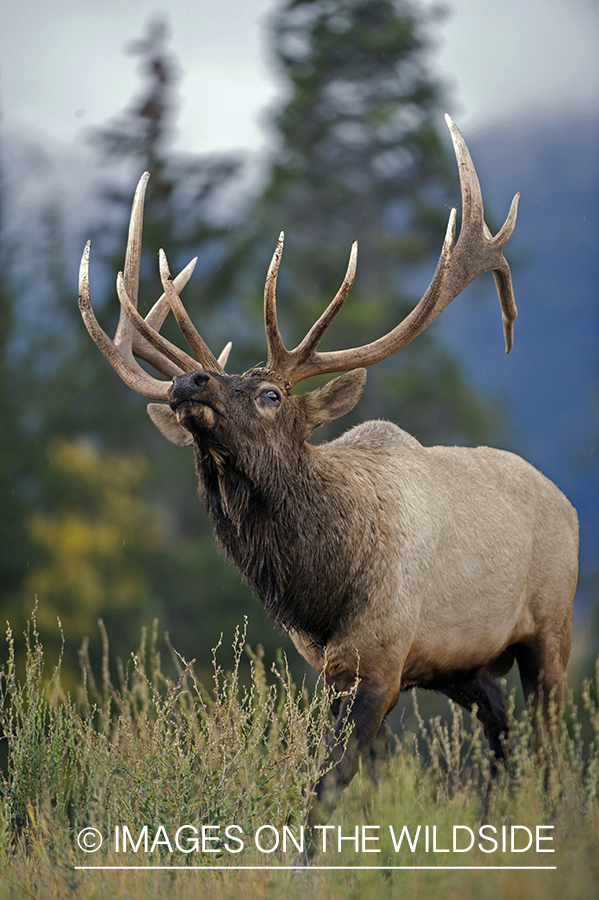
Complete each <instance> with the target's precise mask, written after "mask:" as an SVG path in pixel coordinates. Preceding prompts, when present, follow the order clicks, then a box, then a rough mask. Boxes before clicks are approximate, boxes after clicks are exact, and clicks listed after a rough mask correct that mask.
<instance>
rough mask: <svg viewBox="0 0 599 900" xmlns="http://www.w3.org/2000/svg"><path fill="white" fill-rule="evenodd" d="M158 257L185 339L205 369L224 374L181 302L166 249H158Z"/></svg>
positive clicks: (163, 278)
mask: <svg viewBox="0 0 599 900" xmlns="http://www.w3.org/2000/svg"><path fill="white" fill-rule="evenodd" d="M158 257H159V260H160V278H161V280H162V287H163V289H164V293H165V294H166V296H167V299H168V302H169V304H170V307H171V309H172V311H173V315H174V316H175V318H176V320H177V324H178V326H179V328H180V329H181V332H182V334H183V336H184V338H185V340H186V341H187V343H188V344H189V346H190V347H191V349H192V350H193V352H194V353H195V354H196V356H197V358H198V359H199V361H200V363H201V364H202V367H203V368H204V369H209V370H210V371H211V372H219V373H220V374H221V375H222V374H223V373H224V369H223V367H222V366H221V365H220V363H219V362H218V360H217V358H216V357H215V356H214V354H213V353H212V351H211V350H210V348H209V347H208V345H207V344H206V342H205V341H204V340H203V338H202V336H201V335H200V334H199V332H198V331H197V329H196V328H195V326H194V324H193V322H192V321H191V319H190V318H189V315H188V314H187V310H186V309H185V307H184V306H183V303H182V302H181V298H180V297H179V294H178V293H177V290H176V289H175V285H174V282H173V279H172V277H171V273H170V269H169V267H168V261H167V258H166V254H165V252H164V250H159V251H158ZM195 368H197V366H195Z"/></svg>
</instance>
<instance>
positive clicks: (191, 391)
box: [168, 370, 210, 404]
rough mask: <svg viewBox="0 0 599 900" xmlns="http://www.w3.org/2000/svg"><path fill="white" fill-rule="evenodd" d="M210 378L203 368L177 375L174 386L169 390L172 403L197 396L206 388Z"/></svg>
mask: <svg viewBox="0 0 599 900" xmlns="http://www.w3.org/2000/svg"><path fill="white" fill-rule="evenodd" d="M209 380H210V376H209V375H207V374H206V372H203V371H201V370H198V371H197V372H184V373H183V374H182V375H175V377H174V378H173V384H172V387H170V388H169V392H168V393H169V400H170V402H171V404H173V403H175V404H177V403H182V402H183V401H185V400H192V399H193V398H194V397H197V395H198V393H200V392H201V391H203V390H204V388H205V387H206V385H207V384H208V381H209Z"/></svg>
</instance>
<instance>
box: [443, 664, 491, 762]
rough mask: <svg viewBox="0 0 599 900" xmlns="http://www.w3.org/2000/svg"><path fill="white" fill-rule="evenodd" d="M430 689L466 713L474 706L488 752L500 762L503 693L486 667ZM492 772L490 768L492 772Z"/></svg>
mask: <svg viewBox="0 0 599 900" xmlns="http://www.w3.org/2000/svg"><path fill="white" fill-rule="evenodd" d="M434 688H435V690H439V691H441V693H443V694H445V695H446V696H447V697H449V699H450V700H453V701H455V703H459V704H460V706H463V707H465V708H466V709H467V710H468V711H469V712H472V708H473V707H474V706H476V718H477V719H478V720H479V722H481V724H482V726H483V728H484V731H485V737H486V738H487V743H488V745H489V749H490V750H491V751H492V753H493V754H494V755H495V758H496V759H498V760H499V759H504V757H505V753H504V749H503V744H502V737H503V738H505V737H506V736H507V733H508V721H507V713H506V711H505V703H504V692H503V690H502V689H501V687H500V686H499V685H498V684H497V682H496V681H495V679H494V678H493V676H492V675H491V674H490V672H489V670H488V669H487V667H486V666H482V667H481V668H480V669H475V670H474V671H473V672H471V673H468V675H466V676H464V677H463V678H460V679H456V680H455V681H451V682H443V683H441V684H439V685H434ZM494 769H495V767H494V766H493V765H492V770H494Z"/></svg>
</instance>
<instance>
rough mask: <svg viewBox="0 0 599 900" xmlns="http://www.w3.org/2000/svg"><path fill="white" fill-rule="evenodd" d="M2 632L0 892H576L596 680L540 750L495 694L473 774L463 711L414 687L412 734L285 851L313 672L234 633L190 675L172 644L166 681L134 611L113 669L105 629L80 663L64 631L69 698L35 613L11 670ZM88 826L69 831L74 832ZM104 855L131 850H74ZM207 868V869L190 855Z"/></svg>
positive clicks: (594, 766) (593, 744) (592, 889)
mask: <svg viewBox="0 0 599 900" xmlns="http://www.w3.org/2000/svg"><path fill="white" fill-rule="evenodd" d="M7 638H8V643H7V648H8V652H7V657H6V659H5V661H4V663H3V665H2V666H1V668H0V737H1V740H0V748H2V751H3V754H4V756H3V757H2V758H3V766H2V773H0V779H1V780H0V898H4V897H36V898H37V897H40V898H41V897H43V898H63V897H75V898H82V900H83V898H96V897H98V898H102V900H104V897H106V896H107V895H110V896H111V897H115V898H121V897H122V898H137V897H143V898H144V900H146V898H147V900H151V898H154V897H156V898H158V897H164V896H168V897H169V898H173V900H176V898H188V897H189V898H191V897H196V896H197V894H198V892H200V891H201V894H202V896H204V897H207V898H212V897H215V898H229V897H231V898H233V897H235V898H238V897H239V895H240V892H242V891H247V892H249V891H251V894H252V897H257V898H261V897H275V896H277V897H279V896H284V897H286V898H298V900H299V898H302V900H303V898H309V897H310V898H311V897H312V896H314V895H318V896H325V897H330V898H340V900H341V898H342V900H350V898H353V897H356V898H358V897H359V898H366V900H368V898H370V897H372V898H377V900H378V898H381V897H384V898H386V897H389V898H395V897H397V898H399V897H401V896H403V895H404V893H405V892H406V891H409V892H410V894H411V895H415V896H419V895H420V893H422V896H426V897H427V898H433V900H434V898H435V897H437V896H438V897H443V898H444V900H452V898H456V900H457V898H459V900H468V898H471V897H472V898H507V897H509V898H510V900H519V898H533V897H537V896H539V897H544V898H549V900H551V898H554V897H555V898H558V897H559V898H561V897H563V896H568V897H569V898H573V900H576V898H585V900H586V898H590V897H593V896H596V888H597V883H598V880H599V803H598V800H597V795H596V788H597V779H598V776H599V700H598V697H597V687H598V684H597V680H595V681H594V682H593V683H591V682H585V684H584V686H583V689H582V693H581V697H580V700H579V702H578V703H576V704H575V703H574V702H573V700H572V698H570V699H569V701H568V703H567V704H566V708H565V711H564V714H563V716H562V718H561V719H560V720H559V722H556V724H555V727H556V728H557V729H559V741H558V743H557V749H556V750H555V751H551V752H549V750H547V752H546V757H545V758H544V759H543V760H542V761H541V763H539V761H538V759H537V758H536V757H535V754H534V752H533V749H532V748H533V743H532V735H531V726H530V718H529V716H528V715H527V714H526V712H525V711H523V712H521V713H518V714H517V713H516V711H515V709H514V708H512V709H511V722H512V728H511V735H510V739H509V742H508V751H509V765H508V767H507V770H506V769H504V768H503V767H502V768H501V769H500V772H499V774H498V777H497V778H496V779H494V780H493V781H492V782H491V781H490V779H489V760H488V756H487V752H486V749H485V744H484V739H483V736H482V734H481V730H480V728H479V727H478V726H477V724H473V723H472V722H471V720H470V717H469V716H467V715H466V716H464V715H463V713H462V711H461V709H460V708H456V707H453V706H452V707H451V714H450V716H449V718H448V719H441V718H439V717H436V718H433V719H430V720H428V721H425V720H424V719H423V718H422V716H421V715H420V713H419V711H418V706H417V704H415V710H414V712H415V719H414V721H415V722H416V733H410V732H406V733H404V734H403V735H402V737H401V740H398V739H395V740H394V746H393V748H392V750H391V752H390V754H389V757H388V759H387V760H386V761H385V762H384V763H383V764H382V765H381V768H380V771H379V773H378V778H377V781H376V784H375V783H373V781H372V780H371V778H370V774H369V773H367V772H366V771H362V770H361V771H360V772H359V773H358V775H357V776H356V778H355V779H354V781H353V782H352V784H351V785H350V787H349V788H348V789H347V790H346V791H345V792H344V794H343V797H342V799H341V801H340V803H339V805H338V807H337V810H336V812H335V814H334V816H333V818H332V819H331V822H330V825H329V827H328V829H327V830H326V831H319V832H318V833H317V834H316V833H315V834H314V835H313V837H314V841H315V852H314V855H313V857H312V859H311V863H310V866H309V867H303V868H301V869H300V868H295V869H292V868H290V867H291V866H298V865H299V864H300V863H301V862H302V858H303V857H302V855H301V854H300V853H299V852H298V849H297V845H298V844H300V843H301V835H302V829H303V834H304V837H305V838H306V837H307V836H308V830H307V824H306V823H307V815H308V809H309V804H310V798H311V796H312V791H313V788H314V785H315V782H316V780H317V778H318V775H319V770H320V767H321V766H322V762H323V754H324V750H323V748H324V747H325V745H326V742H327V740H330V739H331V725H330V720H329V714H328V708H329V705H330V701H331V697H330V695H328V694H327V691H326V690H324V689H322V687H321V686H319V687H318V688H317V689H316V691H314V692H313V693H311V694H308V692H307V691H306V690H304V689H298V688H296V687H295V686H294V684H293V683H292V681H291V678H290V677H289V673H288V671H287V668H286V665H285V661H284V660H280V661H279V663H278V664H277V666H275V667H274V669H273V671H272V672H267V671H266V670H265V666H264V661H263V658H262V656H261V655H260V654H257V655H252V654H250V656H251V660H250V674H249V677H248V678H247V679H245V678H242V676H241V674H240V673H241V671H242V667H241V663H242V658H243V656H244V653H245V649H244V635H243V634H240V633H237V634H236V635H235V639H234V645H233V649H234V660H235V662H234V666H233V669H232V671H231V672H229V673H224V672H223V671H222V669H221V667H220V666H219V663H218V658H217V653H216V651H215V654H214V660H213V683H212V685H211V686H210V689H206V688H204V687H202V686H201V685H200V684H199V683H198V682H197V680H196V677H195V674H194V670H193V666H191V665H189V664H187V663H186V662H185V661H183V660H182V659H181V658H180V657H178V656H177V654H176V653H175V651H173V650H172V648H171V656H172V659H173V661H174V663H175V665H176V667H177V668H176V672H177V674H176V675H175V677H174V678H172V679H168V678H167V677H166V676H165V675H164V674H163V669H164V666H163V664H162V662H161V659H160V655H159V653H158V651H157V634H156V628H154V631H153V633H152V634H151V635H149V636H146V635H143V636H142V641H141V644H140V648H139V650H138V652H137V653H136V654H134V655H133V657H132V661H131V664H130V665H129V667H128V668H127V669H124V668H123V667H122V666H120V667H119V668H118V672H117V675H118V677H117V678H116V679H114V681H116V682H117V683H116V684H115V683H114V681H113V678H112V677H111V674H110V671H109V658H108V646H107V641H106V640H105V649H104V660H103V664H102V671H101V673H100V676H99V677H98V678H97V679H96V677H95V675H94V673H93V671H92V668H91V665H90V662H89V659H88V656H87V652H86V648H85V646H84V647H83V648H82V651H81V654H80V663H81V683H80V685H79V688H78V691H77V694H76V696H74V697H71V696H68V695H65V694H64V693H63V690H62V687H61V680H60V663H59V664H58V665H57V666H56V668H55V669H54V671H53V672H49V673H47V674H46V673H45V670H44V653H43V648H42V645H41V643H40V639H39V635H38V633H37V630H36V624H35V618H34V619H33V620H32V622H31V624H30V628H29V630H28V632H27V633H26V636H25V641H26V647H25V669H24V672H23V674H22V675H20V676H19V675H18V673H17V668H18V667H17V665H16V662H15V649H14V640H13V636H12V634H11V633H10V630H9V631H8V633H7ZM173 671H175V670H173ZM598 679H599V669H598ZM414 696H416V695H414ZM512 707H513V704H512ZM346 737H347V735H345V736H344V739H345V738H346ZM183 826H185V827H183ZM92 828H93V829H96V830H97V832H98V833H99V834H101V835H102V838H103V844H102V847H101V848H100V849H99V850H98V851H97V852H85V851H84V850H83V849H81V848H80V846H79V845H78V842H77V838H78V835H80V834H81V833H82V832H83V831H84V830H85V829H88V830H89V829H92ZM178 829H180V830H178ZM481 829H482V830H481ZM402 831H403V838H402V843H401V846H399V847H397V846H396V844H397V842H398V841H399V838H400V836H401V835H402ZM529 836H530V837H529ZM96 838H97V835H95V836H94V833H93V832H89V831H88V832H87V840H88V841H92V840H95V839H96ZM323 838H326V844H325V845H324V846H323ZM537 838H538V841H537ZM544 838H545V839H546V840H543V839H544ZM454 839H455V841H456V844H455V850H454V844H453V841H454ZM529 839H532V845H531V847H530V848H529V849H523V848H524V847H525V846H526V844H527V843H528V841H529ZM80 840H81V841H84V840H85V837H84V835H83V834H81V838H80ZM512 840H513V841H514V842H515V844H514V845H512V843H511V842H512ZM410 844H411V846H410ZM470 844H471V845H472V846H471V849H466V848H468V846H469V845H470ZM84 846H85V844H84ZM88 846H90V844H88ZM135 847H136V848H137V849H136V850H135V849H134V848H135ZM242 847H243V848H242ZM325 847H326V849H325ZM412 848H413V849H412ZM550 849H552V850H554V852H553V853H550V852H543V851H545V850H550ZM485 851H486V852H485ZM117 865H119V866H128V867H131V866H134V865H136V866H143V867H144V868H143V869H135V870H132V869H131V868H129V869H128V870H122V869H114V868H113V869H110V870H109V869H100V868H96V869H95V870H94V871H90V870H82V869H80V868H77V867H80V866H96V867H98V866H117ZM148 866H174V867H177V868H176V869H165V868H162V869H158V868H155V869H150V868H147V867H148ZM208 866H212V867H215V866H220V867H227V868H224V869H219V870H216V869H213V870H212V871H206V870H205V869H201V870H198V869H195V868H192V867H208ZM233 866H244V867H256V868H244V869H234V868H232V867H233ZM325 866H335V867H339V866H351V867H352V868H351V869H348V870H343V871H339V870H337V871H333V870H328V869H324V868H323V867H325ZM464 866H468V867H472V868H469V869H465V868H463V867H464ZM490 866H499V867H501V869H493V870H489V867H490ZM515 866H517V867H520V868H518V869H515V868H508V867H515ZM548 866H551V867H554V868H542V869H540V868H526V869H525V868H521V867H548ZM182 867H183V868H184V869H185V870H183V871H182ZM277 867H285V868H281V869H280V868H277ZM357 867H366V868H357ZM391 867H395V868H391ZM399 867H404V868H399ZM405 867H410V868H405ZM415 867H418V868H415ZM439 867H444V868H439ZM449 867H453V868H449ZM455 867H462V868H455ZM474 867H484V868H482V869H477V868H474Z"/></svg>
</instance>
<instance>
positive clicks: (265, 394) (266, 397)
mask: <svg viewBox="0 0 599 900" xmlns="http://www.w3.org/2000/svg"><path fill="white" fill-rule="evenodd" d="M260 398H261V400H262V401H263V402H265V403H267V404H268V405H269V406H279V404H280V402H281V395H280V394H279V392H278V391H276V390H275V389H274V388H267V390H265V391H262V393H261V394H260Z"/></svg>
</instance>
